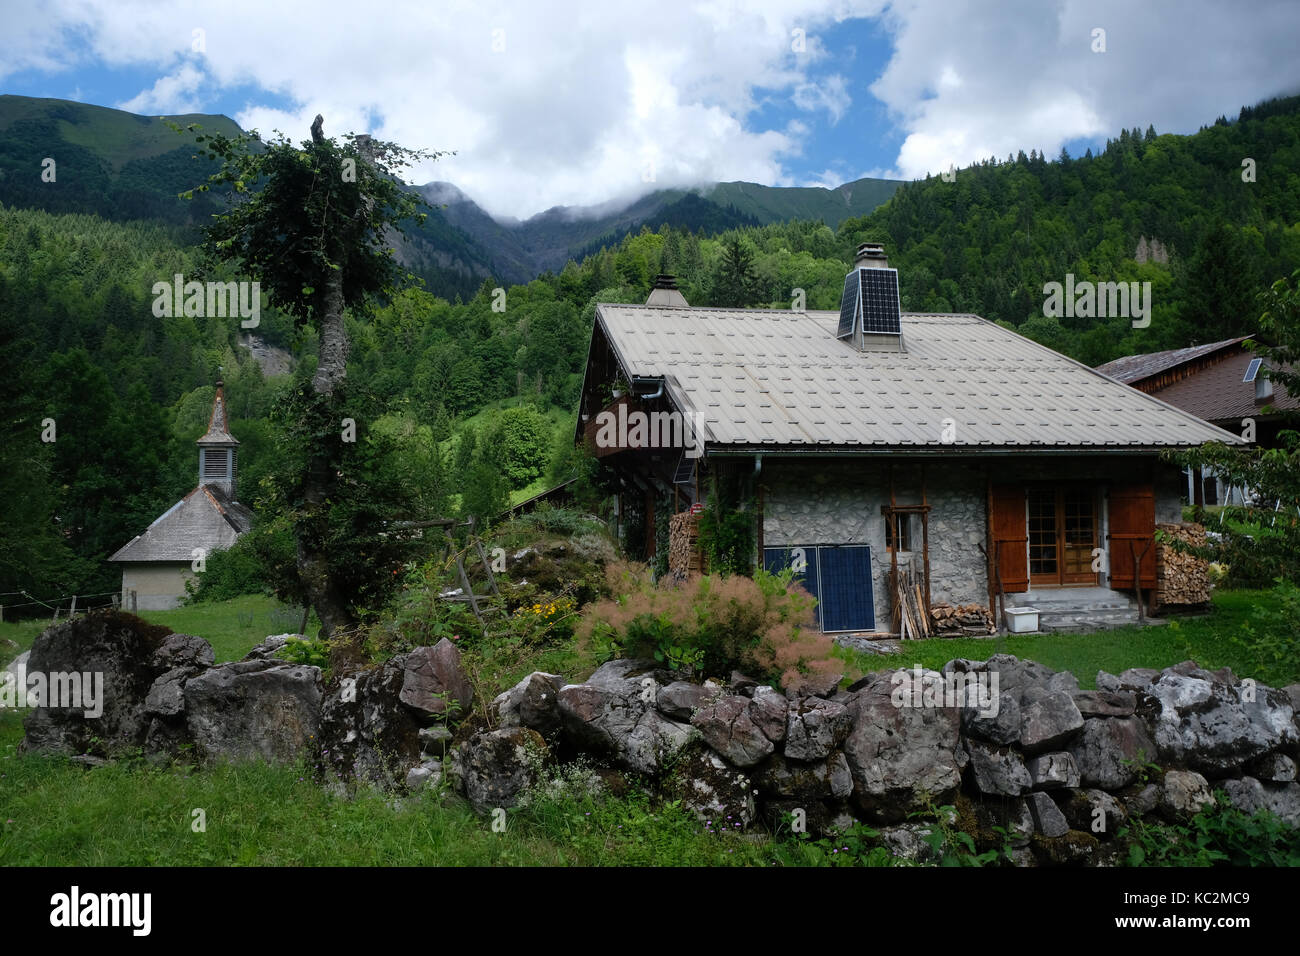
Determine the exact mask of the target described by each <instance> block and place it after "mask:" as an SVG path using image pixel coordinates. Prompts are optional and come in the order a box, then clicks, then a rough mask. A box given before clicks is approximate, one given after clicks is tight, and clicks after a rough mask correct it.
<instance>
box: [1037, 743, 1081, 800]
mask: <svg viewBox="0 0 1300 956" xmlns="http://www.w3.org/2000/svg"><path fill="white" fill-rule="evenodd" d="M1029 777H1030V779H1031V780H1032V781H1033V783H1034V789H1035V790H1053V789H1055V788H1057V787H1077V786H1078V785H1079V767H1078V764H1076V763H1075V762H1074V757H1073V756H1071V755H1070V754H1069V753H1068V752H1066V751H1057V752H1056V753H1047V754H1042V755H1041V756H1038V757H1034V758H1032V759H1031V760H1030V761H1029Z"/></svg>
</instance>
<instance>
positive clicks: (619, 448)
mask: <svg viewBox="0 0 1300 956" xmlns="http://www.w3.org/2000/svg"><path fill="white" fill-rule="evenodd" d="M619 392H622V393H623V394H621V395H619V394H618V393H619ZM634 412H642V413H644V414H643V419H649V420H651V421H653V420H654V416H655V415H656V414H661V415H662V414H663V413H670V414H671V413H676V416H677V419H674V421H676V420H680V421H681V422H683V423H689V424H690V425H691V426H692V427H689V428H683V429H681V431H682V432H683V438H682V440H681V442H680V447H678V448H673V447H664V446H665V444H666V443H665V442H664V441H662V440H659V441H650V440H648V439H647V436H646V435H645V434H644V432H643V433H641V434H636V433H634V430H633V429H630V428H629V429H627V430H626V431H624V430H621V429H619V428H613V429H611V428H610V427H609V426H610V425H611V423H613V422H615V421H621V420H622V419H623V418H626V419H628V420H631V419H632V418H633V413H634ZM661 420H664V421H666V419H661ZM671 433H672V432H671V431H668V430H666V426H665V429H661V430H660V432H659V435H658V437H659V438H661V439H662V436H663V434H671ZM611 436H616V437H615V438H614V439H613V440H611ZM577 437H578V438H583V437H585V439H586V440H587V441H588V443H589V445H590V446H591V447H592V448H593V451H594V453H595V454H596V455H597V456H599V457H600V458H601V460H602V461H603V462H604V463H606V464H608V465H609V466H610V467H611V468H612V469H613V470H614V474H615V476H616V479H617V483H618V484H619V485H620V487H621V491H620V494H619V496H618V509H617V510H618V514H619V522H620V533H621V535H622V536H623V539H624V543H625V546H629V545H630V547H629V550H631V551H633V552H634V553H636V552H638V551H639V552H640V553H641V554H642V555H643V556H645V557H650V556H652V555H653V554H654V553H655V550H656V549H657V548H661V547H663V546H664V544H665V540H666V539H667V542H668V544H669V546H670V547H672V548H673V549H674V551H675V552H676V551H679V550H680V549H678V548H676V546H675V545H674V542H673V539H672V535H673V534H675V533H677V529H678V528H679V527H681V526H683V525H685V524H687V522H685V521H683V520H682V519H680V518H670V519H669V521H667V522H665V521H664V519H663V514H664V512H665V511H667V512H668V513H669V514H671V515H678V514H680V513H682V512H686V511H689V510H690V508H691V506H692V505H696V504H704V505H707V504H709V503H710V502H714V503H716V502H719V501H721V502H724V503H725V502H736V503H737V504H736V505H735V507H734V508H732V510H748V511H751V512H752V514H753V529H754V539H755V548H754V551H753V553H752V554H751V555H750V560H751V561H753V562H754V563H756V564H757V563H759V562H761V563H762V565H763V566H765V567H767V568H769V569H773V568H778V567H783V566H786V565H788V564H794V566H795V567H796V569H797V570H798V571H800V575H799V576H800V579H801V580H802V581H803V582H804V583H805V585H806V586H807V587H808V588H809V590H810V591H812V592H813V594H814V595H815V596H816V597H817V598H818V601H819V606H818V615H819V621H820V624H821V627H822V629H823V630H824V631H828V632H867V633H888V632H894V633H897V632H898V631H899V630H900V621H901V620H902V619H903V617H904V611H905V610H906V609H907V607H908V606H909V604H913V603H914V604H916V605H919V606H921V607H922V608H925V609H927V610H928V609H929V607H930V606H932V605H934V604H938V603H940V602H943V603H946V604H952V605H980V606H981V607H982V608H988V609H989V617H990V619H992V618H993V617H994V614H995V612H994V607H995V603H996V597H997V595H999V594H1001V595H1003V597H1002V601H1003V603H1004V605H1006V606H1009V607H1015V606H1024V605H1027V604H1030V603H1032V604H1033V605H1034V606H1036V607H1038V606H1041V607H1043V608H1045V609H1050V610H1052V611H1053V613H1056V614H1057V616H1058V618H1059V620H1061V621H1064V622H1070V621H1074V622H1083V621H1087V620H1091V619H1092V617H1094V616H1095V617H1098V618H1101V619H1104V620H1105V621H1107V622H1118V621H1123V620H1128V619H1130V618H1136V617H1137V615H1138V613H1139V610H1140V607H1141V606H1140V605H1137V604H1136V600H1137V599H1138V598H1139V597H1141V598H1143V599H1145V600H1146V601H1151V600H1152V599H1155V600H1156V601H1157V602H1158V600H1159V594H1157V593H1153V592H1154V591H1155V589H1156V585H1157V581H1156V547H1155V544H1154V541H1153V539H1154V532H1155V529H1156V527H1157V525H1161V524H1171V523H1178V522H1180V521H1181V518H1182V515H1181V502H1180V498H1181V492H1182V485H1181V476H1180V472H1179V469H1178V467H1177V466H1174V465H1171V464H1169V463H1167V462H1166V461H1164V460H1163V459H1162V458H1161V453H1162V452H1164V451H1165V450H1166V449H1171V448H1186V447H1189V446H1196V445H1200V444H1202V443H1204V442H1209V441H1222V442H1227V443H1237V444H1239V443H1240V442H1241V440H1240V439H1239V438H1238V437H1237V436H1236V435H1235V434H1232V433H1229V432H1225V431H1223V430H1221V429H1220V428H1217V427H1215V426H1213V425H1210V424H1208V423H1206V422H1204V421H1202V420H1201V419H1199V418H1197V417H1196V416H1194V415H1192V414H1189V413H1187V412H1186V411H1183V410H1180V409H1178V408H1175V407H1173V406H1172V405H1170V404H1167V403H1166V402H1162V401H1160V400H1158V399H1156V398H1154V397H1152V396H1149V395H1144V394H1142V393H1141V392H1139V391H1136V390H1134V389H1131V388H1128V387H1127V386H1125V385H1123V384H1121V383H1119V382H1116V381H1114V380H1113V379H1111V378H1108V377H1106V376H1105V375H1102V374H1099V373H1098V372H1096V371H1094V370H1092V369H1090V368H1087V367H1086V366H1084V365H1081V364H1080V363H1078V362H1075V361H1073V360H1072V359H1069V358H1066V357H1065V356H1063V355H1060V354H1058V353H1056V352H1053V351H1052V350H1050V349H1048V348H1045V347H1044V346H1042V345H1039V344H1037V343H1035V342H1033V341H1030V340H1029V339H1026V338H1024V337H1022V336H1020V335H1017V334H1016V333H1015V332H1012V331H1010V330H1008V329H1005V328H1002V327H1000V326H998V325H995V324H994V323H992V322H988V321H986V320H984V319H982V318H980V317H979V316H976V315H968V314H934V313H907V312H902V310H901V308H900V303H899V296H898V274H897V271H896V270H894V269H891V268H890V267H889V264H888V261H887V259H886V258H885V253H884V250H883V249H882V248H881V247H880V246H879V245H875V244H864V245H863V246H862V247H860V248H859V250H858V258H857V261H856V262H855V264H854V267H853V269H852V270H851V271H850V272H849V274H848V275H847V276H846V277H845V284H844V293H843V298H842V301H841V308H840V310H839V311H838V312H835V311H787V310H775V309H715V308H709V307H692V306H690V305H689V304H688V303H687V301H686V299H685V297H684V296H683V295H682V293H681V292H680V291H678V290H677V289H676V285H675V282H674V281H673V279H672V277H671V276H660V277H659V278H658V279H657V280H656V282H655V288H654V289H653V290H652V291H651V293H650V297H649V299H648V300H647V301H646V302H645V304H644V305H617V304H611V303H601V304H599V305H597V307H596V320H595V326H594V328H593V331H592V338H591V344H590V349H589V354H588V360H587V367H586V373H585V378H584V384H583V392H582V399H581V408H580V409H579V423H578V434H577ZM724 506H726V507H731V506H729V505H724ZM665 524H667V525H669V526H671V528H672V529H673V530H672V531H669V532H668V533H667V534H665V530H664V526H665ZM683 533H689V532H683ZM1139 589H1140V590H1141V594H1139V593H1138V590H1139ZM1130 594H1132V597H1131V598H1130V596H1129V595H1130ZM1148 606H1149V605H1148Z"/></svg>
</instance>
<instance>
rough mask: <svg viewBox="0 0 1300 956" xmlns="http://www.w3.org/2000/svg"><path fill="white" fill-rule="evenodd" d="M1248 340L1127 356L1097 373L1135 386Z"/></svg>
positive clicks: (1242, 339)
mask: <svg viewBox="0 0 1300 956" xmlns="http://www.w3.org/2000/svg"><path fill="white" fill-rule="evenodd" d="M1248 338H1250V336H1249V335H1242V336H1238V337H1237V338H1235V339H1224V340H1223V341H1222V342H1211V343H1210V344H1209V345H1193V346H1192V347H1191V348H1185V349H1168V350H1166V351H1164V352H1147V353H1145V354H1143V355H1125V356H1124V357H1123V358H1117V359H1115V360H1114V361H1111V362H1107V363H1106V364H1105V365H1098V366H1097V371H1098V372H1101V374H1102V375H1109V376H1110V377H1111V378H1114V379H1118V380H1119V381H1121V382H1124V383H1125V384H1127V385H1133V384H1135V383H1136V382H1140V381H1142V379H1144V378H1150V377H1151V376H1153V375H1159V374H1160V373H1161V372H1167V371H1168V370H1169V369H1171V368H1175V367H1177V366H1179V365H1182V364H1183V363H1185V362H1190V361H1192V360H1193V359H1198V358H1200V357H1201V356H1203V355H1210V354H1212V353H1214V352H1217V351H1219V350H1220V349H1225V348H1227V347H1228V346H1230V345H1237V344H1238V343H1241V342H1244V341H1246V339H1248Z"/></svg>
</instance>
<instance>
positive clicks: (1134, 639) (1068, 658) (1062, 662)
mask: <svg viewBox="0 0 1300 956" xmlns="http://www.w3.org/2000/svg"><path fill="white" fill-rule="evenodd" d="M1276 607H1277V599H1276V597H1275V596H1274V595H1273V593H1272V592H1271V591H1216V592H1215V594H1214V606H1213V610H1212V611H1210V613H1208V614H1204V615H1188V616H1184V617H1176V618H1172V619H1171V620H1170V621H1169V623H1167V624H1165V625H1163V626H1156V627H1124V628H1117V629H1116V630H1113V631H1100V632H1098V633H1095V634H1032V635H1024V636H1005V635H1004V636H999V637H993V638H952V639H944V638H935V639H931V640H928V641H908V642H907V643H906V644H905V645H904V648H903V652H902V654H901V655H894V656H891V657H888V658H881V657H873V656H869V655H861V654H859V655H856V656H855V662H856V663H857V665H858V666H859V667H860V668H862V669H863V670H864V671H868V670H880V669H882V667H891V668H892V667H897V666H900V665H902V666H906V667H911V666H912V665H914V664H920V665H921V666H922V667H930V668H936V669H937V668H939V667H941V666H942V665H943V664H945V663H947V662H948V661H950V660H952V659H953V658H957V657H965V658H969V659H971V660H985V659H987V658H988V657H990V656H991V655H993V654H1014V655H1015V656H1016V657H1020V658H1027V659H1030V660H1035V661H1038V662H1039V663H1042V664H1046V665H1047V666H1048V667H1051V668H1052V669H1053V670H1058V671H1061V670H1068V671H1071V672H1072V673H1073V674H1074V675H1075V677H1077V678H1078V679H1079V686H1081V687H1085V688H1092V687H1094V686H1095V684H1096V679H1097V671H1099V670H1104V671H1108V672H1109V673H1111V674H1118V673H1120V672H1121V671H1124V670H1127V669H1128V668H1130V667H1155V668H1163V667H1168V666H1169V665H1171V664H1177V663H1179V662H1180V661H1185V660H1194V661H1197V662H1198V663H1199V664H1200V665H1201V666H1202V667H1206V668H1209V669H1211V670H1214V669H1217V668H1220V667H1231V668H1232V670H1233V673H1235V674H1237V675H1238V676H1240V677H1250V676H1252V672H1253V670H1254V664H1253V663H1252V660H1251V658H1250V655H1249V653H1248V652H1246V651H1245V650H1244V649H1243V648H1242V647H1240V646H1239V645H1237V644H1234V643H1233V642H1232V637H1233V636H1234V635H1235V634H1237V633H1239V632H1240V629H1241V625H1242V624H1243V623H1245V622H1246V621H1248V620H1250V619H1251V617H1252V615H1253V614H1257V612H1258V610H1259V609H1261V608H1263V609H1276ZM1296 680H1300V660H1298V661H1296V662H1295V664H1294V670H1293V672H1292V673H1291V676H1290V678H1289V681H1296Z"/></svg>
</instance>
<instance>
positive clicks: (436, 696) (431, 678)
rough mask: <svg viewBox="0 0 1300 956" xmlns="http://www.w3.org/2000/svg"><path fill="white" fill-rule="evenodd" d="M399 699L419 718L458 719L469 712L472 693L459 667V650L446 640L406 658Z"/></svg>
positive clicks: (410, 654) (467, 678)
mask: <svg viewBox="0 0 1300 956" xmlns="http://www.w3.org/2000/svg"><path fill="white" fill-rule="evenodd" d="M399 698H400V700H401V701H402V703H403V704H405V705H406V706H407V707H410V708H411V709H412V710H414V711H415V712H416V714H417V715H419V716H420V717H422V718H425V719H427V718H434V717H443V718H446V719H449V720H453V721H454V720H457V719H459V718H462V717H464V716H465V715H466V714H467V713H469V708H470V704H471V703H472V702H473V700H474V690H473V688H472V687H471V686H470V683H469V677H467V676H466V674H465V669H464V668H463V667H461V663H460V650H459V649H458V648H457V647H456V645H455V644H453V643H452V642H451V641H450V640H448V639H447V638H445V637H444V638H443V639H442V640H440V641H439V642H438V643H437V644H435V645H434V646H433V647H417V648H416V649H415V650H413V651H411V652H410V653H409V654H407V655H406V660H405V672H404V674H403V675H402V690H401V692H400V694H399Z"/></svg>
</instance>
